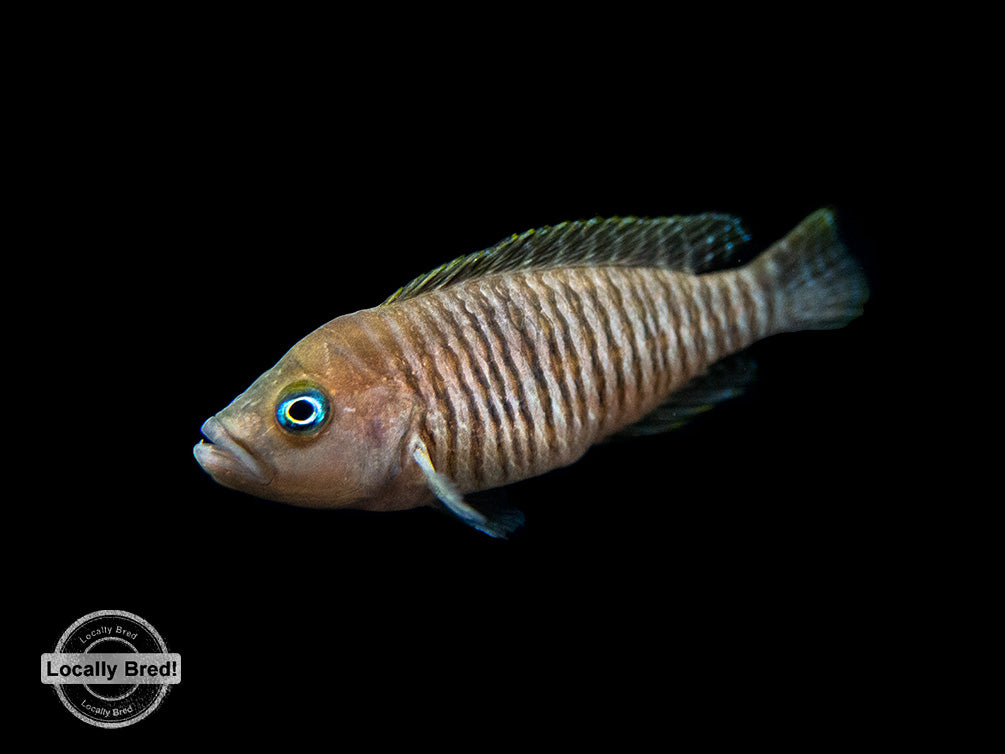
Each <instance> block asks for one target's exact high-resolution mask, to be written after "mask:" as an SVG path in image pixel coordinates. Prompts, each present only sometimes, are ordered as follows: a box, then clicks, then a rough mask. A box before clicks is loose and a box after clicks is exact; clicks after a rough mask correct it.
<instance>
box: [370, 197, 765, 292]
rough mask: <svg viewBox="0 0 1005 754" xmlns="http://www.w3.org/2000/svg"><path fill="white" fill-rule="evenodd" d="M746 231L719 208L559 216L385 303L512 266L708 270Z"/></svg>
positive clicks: (723, 263) (724, 263) (726, 259)
mask: <svg viewBox="0 0 1005 754" xmlns="http://www.w3.org/2000/svg"><path fill="white" fill-rule="evenodd" d="M749 238H750V237H749V236H748V235H747V234H746V233H745V232H744V230H743V228H742V226H741V224H740V221H739V220H738V219H737V218H735V217H731V216H729V215H719V214H703V215H690V216H686V217H653V218H639V217H611V218H606V219H605V218H593V219H592V220H577V221H575V222H565V223H560V224H559V225H554V226H545V227H543V228H538V229H536V230H528V231H526V232H524V233H521V234H519V235H517V234H514V235H512V236H510V237H509V238H507V239H504V240H502V241H500V242H499V243H497V244H496V245H495V246H492V247H489V248H488V249H484V250H482V251H479V252H475V253H474V254H468V255H466V256H462V257H458V258H457V259H455V260H453V261H452V262H448V263H446V264H443V265H440V266H439V267H437V268H436V269H435V270H433V271H431V272H428V273H426V274H425V275H420V276H419V277H417V278H415V280H413V281H412V282H410V283H408V284H407V285H405V286H404V287H402V288H399V289H398V290H397V291H396V292H395V293H394V294H393V295H392V296H391V297H390V298H388V299H387V300H386V301H385V302H384V304H390V303H391V302H392V301H401V300H404V299H408V298H412V297H414V296H418V295H419V294H421V293H427V292H429V291H432V290H436V289H438V288H445V287H447V286H450V285H456V284H457V283H461V282H463V281H465V280H471V279H472V278H476V277H481V276H483V275H492V274H495V273H499V272H510V271H512V270H527V269H544V268H551V267H583V266H598V267H599V266H610V265H615V266H618V267H663V268H666V269H672V270H680V271H684V272H691V273H696V274H697V273H702V272H709V271H711V270H715V269H721V268H723V267H728V266H729V264H730V261H731V260H732V258H733V257H734V256H735V253H736V251H737V249H738V248H739V247H740V245H741V244H742V243H743V242H744V241H747V240H749Z"/></svg>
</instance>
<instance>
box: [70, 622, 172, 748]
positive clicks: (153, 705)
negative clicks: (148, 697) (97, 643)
mask: <svg viewBox="0 0 1005 754" xmlns="http://www.w3.org/2000/svg"><path fill="white" fill-rule="evenodd" d="M108 617H120V618H129V619H130V620H133V621H136V622H137V623H139V624H140V625H141V626H143V628H145V629H146V630H147V631H149V632H150V635H151V636H153V638H154V640H155V641H156V642H157V645H158V646H159V647H160V649H161V652H164V653H167V651H168V650H167V645H166V644H165V643H164V639H162V638H161V635H160V634H159V633H157V629H156V628H154V627H153V626H151V625H150V624H149V623H148V622H147V621H145V620H143V618H141V617H140V616H138V615H135V614H134V613H130V612H127V611H125V610H95V611H94V612H93V613H88V614H87V615H85V616H84V617H82V618H78V619H77V620H76V621H75V622H74V623H73V625H72V626H70V627H69V628H68V629H66V630H65V631H64V632H63V635H62V636H60V637H59V641H58V642H57V643H56V651H57V652H61V651H62V649H63V644H64V643H65V642H66V641H67V640H68V639H69V638H70V636H71V635H72V634H73V632H74V631H75V630H76V629H77V628H78V627H80V626H81V625H83V624H84V623H86V622H87V621H89V620H92V619H93V618H108ZM54 688H55V689H56V696H58V697H59V701H61V702H62V703H63V706H64V707H66V708H67V709H68V710H70V712H72V713H73V714H74V715H75V716H76V717H77V718H79V719H80V720H83V721H84V722H85V723H87V724H88V725H94V726H95V727H98V728H125V727H126V726H127V725H132V724H133V723H138V722H139V721H140V720H142V719H143V718H145V717H146V716H147V715H149V714H150V713H151V712H153V711H154V710H155V709H157V708H158V707H159V706H160V703H161V702H162V701H164V697H165V696H167V693H168V690H169V689H170V688H171V687H170V686H168V685H166V684H165V685H162V686H160V687H158V690H157V696H156V697H155V698H154V700H153V701H152V702H150V706H149V707H147V708H146V709H145V710H143V712H141V713H140V714H138V715H137V716H136V717H132V718H130V719H128V720H122V721H121V722H115V723H105V722H101V721H100V720H94V719H92V718H90V717H88V716H87V715H85V714H84V713H82V712H81V711H80V710H78V709H77V708H76V707H74V706H73V705H72V704H71V703H70V701H69V700H68V699H67V698H66V694H65V693H64V692H63V686H62V684H56V685H55V686H54Z"/></svg>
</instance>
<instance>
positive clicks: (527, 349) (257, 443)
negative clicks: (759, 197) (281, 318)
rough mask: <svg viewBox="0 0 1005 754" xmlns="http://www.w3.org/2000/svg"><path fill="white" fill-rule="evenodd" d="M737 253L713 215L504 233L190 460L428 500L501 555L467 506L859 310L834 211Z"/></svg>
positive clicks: (493, 531) (328, 494)
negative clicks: (757, 347)
mask: <svg viewBox="0 0 1005 754" xmlns="http://www.w3.org/2000/svg"><path fill="white" fill-rule="evenodd" d="M747 239H748V236H747V234H746V233H745V232H744V231H743V229H742V227H741V224H740V222H739V221H738V220H737V219H736V218H733V217H729V216H727V215H718V214H705V215H696V216H692V217H665V218H652V219H647V218H634V217H628V218H611V219H607V220H602V219H593V220H586V221H578V222H571V223H561V224H559V225H557V226H555V227H552V228H540V229H537V230H533V231H527V232H525V233H522V234H519V235H514V236H512V237H510V238H508V239H504V240H503V241H501V242H500V243H498V244H496V245H495V246H493V247H491V248H490V249H486V250H484V251H481V252H478V253H475V254H470V255H467V256H464V257H460V258H458V259H455V260H454V261H452V262H449V263H447V264H444V265H441V266H440V267H438V268H436V269H435V270H433V271H431V272H429V273H427V274H425V275H421V276H419V277H418V278H416V279H415V280H413V281H412V282H410V283H408V284H407V285H405V286H403V287H402V288H400V289H399V290H398V291H397V292H395V293H394V294H392V295H391V296H390V297H389V298H388V299H387V300H386V301H385V302H384V303H383V304H381V305H379V306H376V307H374V308H372V309H366V310H363V311H359V312H355V313H352V314H346V315H343V316H341V317H338V318H336V319H334V320H332V321H331V322H329V323H327V324H326V325H323V326H322V327H320V328H318V329H317V330H315V331H314V332H313V333H311V334H310V335H308V336H307V337H305V338H304V339H302V340H301V341H300V342H299V343H297V344H296V345H295V346H294V347H293V348H292V349H290V351H289V352H288V353H287V354H286V355H285V356H284V357H283V358H282V359H281V360H280V361H279V363H278V364H276V366H275V367H273V368H272V369H270V370H269V371H267V372H266V373H265V374H263V375H262V376H261V377H259V379H258V380H256V381H255V382H254V383H253V384H252V385H251V386H250V387H249V388H248V389H247V390H245V392H244V393H242V394H241V395H239V396H238V397H237V398H235V399H234V401H233V402H232V403H231V404H230V405H229V406H227V407H226V408H224V409H223V410H222V411H220V412H219V413H218V414H216V415H215V416H213V417H210V418H209V419H208V420H207V421H206V422H205V423H204V425H203V428H202V431H203V434H204V435H205V436H206V438H207V440H209V442H208V443H204V442H201V443H200V444H199V445H197V446H196V447H195V449H194V453H195V456H196V458H197V460H198V461H199V463H200V464H201V465H202V466H203V468H205V469H206V470H207V471H208V472H209V473H210V474H212V475H213V477H214V479H216V480H217V481H219V482H220V483H222V484H224V485H226V486H229V487H233V488H235V489H240V490H244V491H246V492H250V493H251V494H254V495H257V496H259V497H266V498H269V499H273V500H281V501H284V502H289V503H294V504H297V505H309V506H321V507H357V508H363V509H370V510H401V509H406V508H413V507H417V506H422V505H430V504H434V503H436V502H437V501H438V502H439V503H440V504H442V506H443V507H444V508H446V509H447V510H449V511H450V512H451V513H453V514H455V515H456V516H458V517H459V518H461V519H462V520H463V521H465V522H467V523H468V524H470V525H471V526H473V527H475V528H477V529H479V530H481V531H483V532H485V533H487V534H490V535H491V536H496V537H505V536H506V535H507V534H508V533H509V532H511V531H512V530H513V529H514V528H515V527H516V526H517V525H519V524H520V523H521V522H522V516H521V515H520V514H518V513H515V512H506V511H495V512H491V511H490V512H484V511H482V510H479V509H478V508H476V507H474V506H472V505H471V504H470V503H469V502H468V501H467V500H466V499H465V495H466V494H467V493H471V492H476V491H479V490H485V489H490V488H493V487H498V486H501V485H504V484H508V483H511V482H514V481H517V480H520V479H526V478H528V477H532V476H535V475H538V474H542V473H544V472H547V471H549V470H551V469H555V468H558V467H560V466H565V465H567V464H570V463H572V462H574V461H575V460H576V459H578V458H579V457H581V456H582V455H583V454H584V453H585V452H586V450H587V449H588V448H589V447H590V446H591V445H593V444H594V443H596V442H598V441H601V440H603V439H605V438H607V437H609V436H612V435H615V434H619V435H624V434H650V433H652V432H659V431H666V430H668V429H672V428H674V427H676V426H679V425H680V424H681V423H682V422H684V421H687V420H688V419H689V418H690V417H692V416H694V415H695V414H697V413H700V412H701V411H703V410H705V409H707V408H709V407H710V406H711V405H714V404H715V403H718V402H720V401H722V400H726V399H728V398H729V397H732V396H733V395H736V394H737V393H738V392H739V391H740V390H742V389H743V387H744V386H745V384H746V383H747V382H749V379H750V370H749V369H748V368H745V367H743V363H742V361H739V360H737V359H729V358H728V357H730V356H731V355H732V354H735V353H737V352H740V351H742V350H743V349H745V348H746V347H747V346H749V345H750V344H751V343H753V342H755V341H757V340H759V339H761V338H765V337H768V336H770V335H773V334H775V333H778V332H785V331H794V330H806V329H817V330H820V329H830V328H834V327H841V326H843V325H845V324H847V323H848V322H850V321H851V320H852V319H854V318H855V317H857V316H858V315H859V314H860V313H861V312H862V307H863V304H864V302H865V301H866V298H867V296H868V288H867V285H866V281H865V278H864V276H863V274H862V272H861V270H860V269H859V267H858V265H857V264H856V263H855V261H854V260H853V258H852V257H851V256H850V255H848V253H847V251H846V250H845V248H844V246H843V244H842V243H841V242H840V240H839V239H838V237H837V234H836V230H835V227H834V218H833V215H832V213H831V212H829V211H827V210H820V211H818V212H815V213H813V214H812V215H810V216H809V217H807V218H806V219H805V220H804V221H803V222H802V223H800V224H799V225H798V226H797V227H796V228H795V229H793V230H792V231H791V232H790V233H789V234H788V235H787V236H786V237H785V238H783V239H781V240H780V241H778V242H776V243H775V244H773V245H772V246H771V247H770V248H769V249H768V250H766V251H765V252H763V253H762V254H761V255H760V256H758V257H756V258H755V259H753V260H752V261H750V262H748V263H747V264H745V265H743V266H738V265H737V263H736V249H737V248H738V247H739V245H740V244H742V243H743V242H745V241H746V240H747ZM731 363H734V364H737V365H738V366H739V367H740V368H732V367H730V366H729V365H730V364H731Z"/></svg>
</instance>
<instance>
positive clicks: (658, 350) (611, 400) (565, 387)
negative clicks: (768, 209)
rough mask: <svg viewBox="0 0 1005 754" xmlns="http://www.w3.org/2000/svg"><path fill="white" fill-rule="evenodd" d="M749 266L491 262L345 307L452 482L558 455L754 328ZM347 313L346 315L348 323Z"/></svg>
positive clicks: (759, 318) (468, 482)
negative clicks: (408, 400) (378, 302)
mask: <svg viewBox="0 0 1005 754" xmlns="http://www.w3.org/2000/svg"><path fill="white" fill-rule="evenodd" d="M772 304H773V302H772V300H771V297H769V296H768V294H767V288H766V284H765V281H759V280H758V279H756V272H755V270H754V269H752V268H742V269H738V270H731V271H726V272H720V273H714V274H706V275H690V274H686V273H680V272H671V271H668V270H663V269H658V268H621V267H593V268H558V269H550V270H530V271H516V272H509V273H503V274H497V275H490V276H486V277H483V278H478V279H475V280H470V281H467V282H464V283H462V284H459V285H456V286H451V287H448V288H445V289H441V290H436V291H433V292H431V293H426V294H423V295H421V296H417V297H415V298H411V299H408V300H405V301H400V302H395V303H393V304H390V305H386V306H383V307H379V308H376V309H370V310H367V311H364V312H358V313H357V314H354V315H351V317H350V319H352V320H354V324H355V325H356V326H358V327H359V328H360V330H361V334H363V335H364V336H365V337H366V338H369V339H370V340H371V342H372V343H373V345H374V346H375V347H376V351H377V352H379V353H381V354H383V359H384V363H383V364H380V365H377V364H374V365H371V366H372V367H373V368H375V369H376V370H379V371H381V372H383V373H385V374H387V375H388V376H390V377H392V378H394V379H396V380H399V381H401V382H403V383H405V384H407V385H408V386H409V388H410V389H411V390H412V391H413V392H414V393H415V394H416V395H417V396H418V397H419V400H420V402H421V405H422V406H424V408H425V421H424V425H423V426H422V429H421V432H422V435H423V437H422V439H423V441H424V442H425V443H426V445H427V447H428V448H429V452H430V456H431V458H432V461H433V464H434V465H435V467H436V468H437V469H439V470H441V471H442V472H443V473H445V474H446V475H448V476H449V477H450V478H451V479H453V480H454V482H455V483H456V485H457V487H458V488H459V489H460V490H462V491H464V492H469V491H475V490H482V489H488V488H492V487H497V486H500V485H504V484H508V483H511V482H514V481H517V480H520V479H525V478H527V477H531V476H535V475H537V474H541V473H543V472H545V471H548V470H550V469H554V468H558V467H560V466H564V465H567V464H570V463H572V462H574V461H575V460H577V459H578V458H579V457H580V456H582V455H583V453H584V452H585V451H586V449H587V448H589V447H590V445H592V444H593V443H595V442H597V441H598V440H600V439H602V438H604V437H605V436H607V435H609V434H611V433H613V432H615V431H617V430H619V429H621V428H623V427H625V426H626V425H628V424H631V423H632V422H634V421H636V420H638V419H639V418H641V417H642V416H644V415H645V414H647V413H648V412H649V411H651V410H652V409H654V408H656V407H657V406H658V405H659V404H660V403H662V402H663V401H664V400H665V399H666V397H667V396H668V395H669V394H670V393H672V392H673V391H674V390H676V389H678V388H680V387H681V386H683V385H684V384H685V383H686V382H688V380H690V379H691V378H692V377H694V376H695V375H698V374H700V373H702V372H703V371H704V370H705V369H706V368H707V367H708V366H709V365H710V364H711V363H712V362H714V361H716V360H718V359H720V358H722V357H724V356H726V355H728V354H730V353H733V352H736V351H738V350H740V349H742V348H744V347H746V346H747V345H749V344H750V343H752V342H753V341H755V340H757V339H759V338H761V337H764V336H765V335H767V334H768V333H769V332H771V331H772V328H773V321H772V320H773V314H772V312H773V309H774V306H773V305H772ZM346 324H348V323H346Z"/></svg>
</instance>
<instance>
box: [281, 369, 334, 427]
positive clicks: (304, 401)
mask: <svg viewBox="0 0 1005 754" xmlns="http://www.w3.org/2000/svg"><path fill="white" fill-rule="evenodd" d="M328 413H329V410H328V397H327V396H326V395H325V394H324V392H323V391H322V390H321V389H320V388H318V387H316V386H314V385H312V384H310V383H306V384H305V383H303V382H300V383H293V384H292V385H290V386H289V387H287V388H286V389H285V390H284V391H283V393H282V395H281V396H280V399H279V402H278V403H277V404H276V421H277V422H279V426H280V427H282V428H283V429H284V430H286V431H287V432H290V433H292V434H295V435H310V434H314V433H315V432H318V431H320V430H321V428H322V427H323V426H324V425H325V422H326V421H327V419H328Z"/></svg>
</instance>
